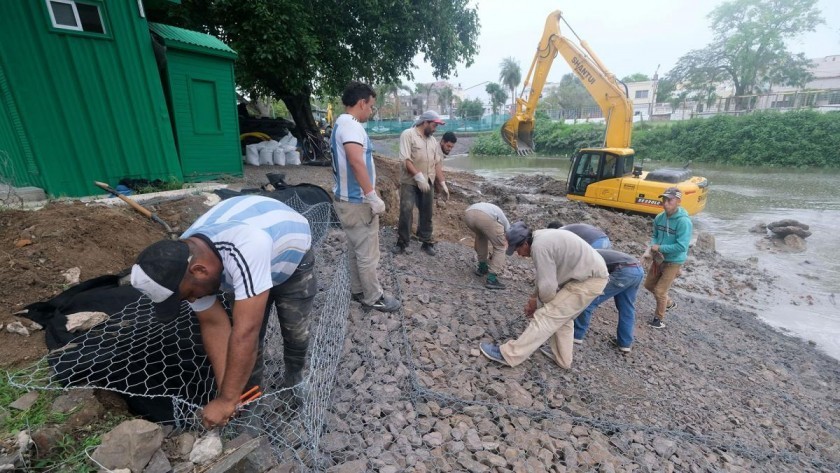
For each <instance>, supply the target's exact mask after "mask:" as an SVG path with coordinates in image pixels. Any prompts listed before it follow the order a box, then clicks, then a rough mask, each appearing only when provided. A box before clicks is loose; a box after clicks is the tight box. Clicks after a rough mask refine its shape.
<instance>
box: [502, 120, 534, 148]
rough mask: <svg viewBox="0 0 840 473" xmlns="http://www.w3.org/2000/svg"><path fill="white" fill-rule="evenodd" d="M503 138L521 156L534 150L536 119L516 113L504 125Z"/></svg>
mask: <svg viewBox="0 0 840 473" xmlns="http://www.w3.org/2000/svg"><path fill="white" fill-rule="evenodd" d="M502 139H503V140H505V143H507V144H508V145H509V146H510V147H511V148H513V149H515V150H516V154H518V155H519V156H527V155H529V154H532V153H533V152H534V120H533V119H532V118H526V117H523V116H521V115H520V114H515V115H513V116H512V117H510V119H509V120H508V121H507V122H505V124H504V125H503V126H502Z"/></svg>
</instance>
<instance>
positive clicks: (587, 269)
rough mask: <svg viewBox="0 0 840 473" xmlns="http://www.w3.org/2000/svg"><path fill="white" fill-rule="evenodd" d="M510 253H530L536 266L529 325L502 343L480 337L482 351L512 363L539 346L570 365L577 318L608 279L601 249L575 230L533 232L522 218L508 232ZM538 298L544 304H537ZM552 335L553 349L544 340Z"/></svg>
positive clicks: (509, 363)
mask: <svg viewBox="0 0 840 473" xmlns="http://www.w3.org/2000/svg"><path fill="white" fill-rule="evenodd" d="M506 237H507V242H508V249H507V254H508V255H511V254H513V252H514V251H515V252H516V253H517V254H518V255H519V256H522V257H528V256H530V257H531V258H533V260H534V268H535V270H536V286H537V288H536V291H535V292H534V295H532V296H531V298H530V299H529V300H528V303H527V304H526V305H525V317H528V318H530V319H531V322H530V323H529V324H528V327H527V328H525V331H524V332H522V335H520V336H519V338H517V339H516V340H509V341H508V342H506V343H505V344H503V345H501V346H499V345H496V344H493V343H482V344H480V346H479V349H480V350H481V353H483V354H484V356H486V357H487V358H489V359H491V360H493V361H496V362H498V363H502V364H504V365H508V366H516V365H518V364H520V363H522V362H523V361H525V360H526V359H528V357H530V356H531V354H532V353H534V352H535V351H536V350H537V349H540V351H541V352H542V353H543V354H545V355H546V356H548V357H550V358H551V359H553V360H554V361H555V362H556V363H557V364H558V365H560V366H561V367H563V368H566V369H569V368H571V366H572V348H573V346H574V340H573V339H574V320H575V317H577V316H578V314H580V313H581V312H582V311H583V310H584V309H585V308H586V307H587V306H588V305H589V304H590V303H591V302H592V301H593V300H595V298H596V297H598V296H599V295H600V294H601V293H602V292H603V291H604V288H605V287H606V285H607V282H608V278H609V273H607V265H606V264H605V263H604V259H603V258H602V257H601V255H599V254H598V252H597V251H595V249H594V248H592V247H591V246H589V244H588V243H586V242H585V241H583V239H581V238H580V237H579V236H577V235H575V234H574V233H572V232H567V231H565V230H559V229H546V230H537V231H535V232H531V230H530V229H529V228H528V227H527V226H525V224H524V223H522V222H516V223H514V224H513V225H511V226H510V229H509V230H508V231H507V234H506ZM537 300H539V301H540V302H542V304H543V306H542V307H540V308H539V309H537ZM546 340H549V345H550V349H551V351H549V350H548V348H547V347H545V348H540V346H541V345H542V344H543V343H545V341H546Z"/></svg>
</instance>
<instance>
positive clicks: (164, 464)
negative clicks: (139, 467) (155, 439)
mask: <svg viewBox="0 0 840 473" xmlns="http://www.w3.org/2000/svg"><path fill="white" fill-rule="evenodd" d="M170 471H172V465H171V464H170V463H169V459H168V458H166V454H165V453H163V450H158V451H156V452H155V454H154V455H152V459H151V460H149V464H148V465H146V468H145V469H144V470H143V473H169V472H170Z"/></svg>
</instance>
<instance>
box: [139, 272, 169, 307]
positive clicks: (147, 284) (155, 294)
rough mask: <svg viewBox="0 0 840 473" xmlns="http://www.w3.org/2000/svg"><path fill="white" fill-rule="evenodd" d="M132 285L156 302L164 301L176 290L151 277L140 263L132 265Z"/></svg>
mask: <svg viewBox="0 0 840 473" xmlns="http://www.w3.org/2000/svg"><path fill="white" fill-rule="evenodd" d="M131 285H132V286H134V289H137V290H138V291H140V292H142V293H143V294H145V295H146V296H148V297H149V299H151V300H152V302H155V303H160V302H163V301H165V300H166V299H169V297H171V296H172V294H174V292H172V291H171V290H169V289H167V288H165V287H163V286H161V285H160V284H158V283H157V282H155V280H154V279H152V278H150V277H149V275H148V274H146V272H145V271H143V268H141V267H140V265H139V264H135V265H134V266H132V267H131Z"/></svg>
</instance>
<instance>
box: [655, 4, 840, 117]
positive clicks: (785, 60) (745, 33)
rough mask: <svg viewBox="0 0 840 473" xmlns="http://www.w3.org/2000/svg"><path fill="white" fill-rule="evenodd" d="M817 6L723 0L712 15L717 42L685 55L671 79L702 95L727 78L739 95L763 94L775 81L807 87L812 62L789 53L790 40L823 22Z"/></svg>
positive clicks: (670, 76) (706, 94)
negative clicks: (726, 0) (805, 85)
mask: <svg viewBox="0 0 840 473" xmlns="http://www.w3.org/2000/svg"><path fill="white" fill-rule="evenodd" d="M816 4H817V0H730V1H728V2H725V3H723V4H721V5H719V6H718V7H716V8H715V9H714V10H712V12H711V13H710V14H709V20H710V21H711V26H712V30H713V31H714V33H715V39H714V41H713V42H712V43H711V44H709V45H708V46H706V47H705V48H703V49H697V50H694V51H690V52H689V53H688V54H686V55H685V56H683V57H681V58H680V59H679V60H678V61H677V65H676V66H675V67H674V69H672V70H671V71H670V72H669V73H668V77H669V78H670V79H672V80H674V81H676V82H678V83H681V84H683V86H684V87H685V88H686V89H687V91H688V92H689V93H695V95H697V96H699V97H704V98H705V97H708V95H709V90H710V88H711V89H712V90H713V89H714V85H716V84H718V83H721V82H724V81H729V82H731V83H732V85H733V86H734V87H735V95H736V96H744V95H747V94H753V93H758V92H762V91H765V90H768V89H769V88H770V86H771V85H773V84H780V85H803V84H805V83H806V82H807V81H808V80H810V78H811V74H810V73H809V71H808V68H809V66H810V61H809V60H808V59H807V58H806V57H805V55H804V54H802V53H799V54H794V53H792V52H791V51H789V50H788V47H787V44H786V42H787V41H788V40H790V39H793V38H796V37H798V36H800V35H802V34H803V33H806V32H809V31H814V30H815V29H816V26H817V25H819V24H821V23H823V22H824V20H823V18H822V16H821V13H820V11H819V10H818V9H817V7H816ZM741 102H742V103H739V104H738V106H739V107H742V106H743V101H741Z"/></svg>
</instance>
